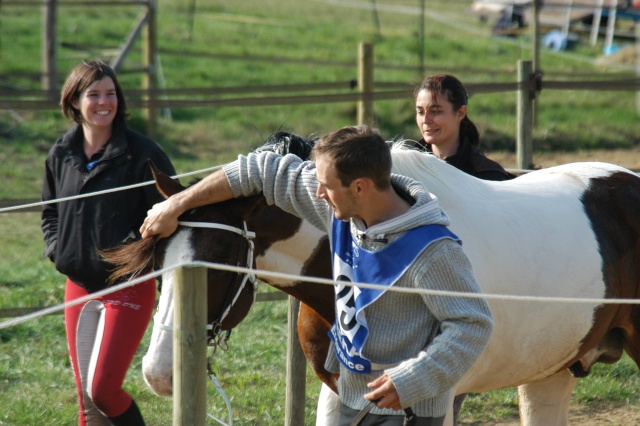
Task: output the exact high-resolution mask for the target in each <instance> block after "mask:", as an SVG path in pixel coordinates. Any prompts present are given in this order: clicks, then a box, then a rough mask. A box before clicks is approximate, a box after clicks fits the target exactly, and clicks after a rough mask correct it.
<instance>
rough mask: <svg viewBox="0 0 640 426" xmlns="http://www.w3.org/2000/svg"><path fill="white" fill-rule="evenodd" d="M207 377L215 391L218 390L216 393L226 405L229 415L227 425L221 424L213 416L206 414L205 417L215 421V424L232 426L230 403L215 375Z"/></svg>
mask: <svg viewBox="0 0 640 426" xmlns="http://www.w3.org/2000/svg"><path fill="white" fill-rule="evenodd" d="M209 377H210V378H211V382H212V383H213V385H214V386H215V387H216V389H217V390H218V393H219V394H220V396H222V399H224V402H225V404H226V405H227V412H228V413H229V424H227V423H225V422H223V421H222V420H220V419H219V418H217V417H216V416H214V415H213V414H209V413H207V417H209V418H211V419H213V420H215V421H216V422H218V423H220V424H221V425H223V426H233V410H232V409H231V401H229V398H228V397H227V394H226V393H225V392H224V390H223V389H222V386H221V385H220V382H219V381H218V378H217V377H216V375H215V374H210V375H209Z"/></svg>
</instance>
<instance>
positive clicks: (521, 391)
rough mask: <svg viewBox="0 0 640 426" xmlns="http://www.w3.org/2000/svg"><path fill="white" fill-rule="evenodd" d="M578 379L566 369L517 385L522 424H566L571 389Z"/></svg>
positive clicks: (527, 425)
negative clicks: (535, 380)
mask: <svg viewBox="0 0 640 426" xmlns="http://www.w3.org/2000/svg"><path fill="white" fill-rule="evenodd" d="M577 381H578V379H576V378H575V377H573V376H572V375H571V373H570V372H569V370H568V369H566V368H565V369H563V370H562V371H560V372H558V373H556V374H554V375H553V376H549V377H547V378H545V379H542V380H539V381H537V382H533V383H526V384H524V385H520V386H519V387H518V403H519V406H520V421H521V424H522V426H539V425H556V426H562V425H568V424H569V402H570V400H571V391H573V387H574V386H575V384H576V382H577Z"/></svg>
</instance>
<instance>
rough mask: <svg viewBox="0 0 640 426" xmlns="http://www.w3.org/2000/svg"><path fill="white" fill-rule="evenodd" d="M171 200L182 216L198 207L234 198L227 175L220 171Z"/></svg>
mask: <svg viewBox="0 0 640 426" xmlns="http://www.w3.org/2000/svg"><path fill="white" fill-rule="evenodd" d="M171 198H172V199H174V200H173V202H174V203H175V206H176V208H177V210H179V214H182V213H184V212H186V211H188V210H190V209H193V208H196V207H201V206H206V205H208V204H214V203H219V202H221V201H226V200H230V199H232V198H234V196H233V191H232V190H231V186H230V185H229V181H228V180H227V175H226V174H225V173H224V171H223V170H222V169H220V170H217V171H215V172H213V173H211V174H210V175H209V176H207V177H205V178H204V179H202V180H201V181H199V182H198V183H196V184H195V185H192V186H190V187H189V188H187V189H185V190H184V191H182V192H179V193H178V194H175V195H174V196H173V197H171Z"/></svg>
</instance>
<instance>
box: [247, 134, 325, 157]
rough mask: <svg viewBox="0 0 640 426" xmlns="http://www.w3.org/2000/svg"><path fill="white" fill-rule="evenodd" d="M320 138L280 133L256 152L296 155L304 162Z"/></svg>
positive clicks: (268, 139) (274, 135)
mask: <svg viewBox="0 0 640 426" xmlns="http://www.w3.org/2000/svg"><path fill="white" fill-rule="evenodd" d="M317 140H318V138H311V137H306V136H300V135H296V134H294V133H290V132H285V131H278V132H276V133H273V134H272V135H271V136H269V137H268V138H267V140H266V141H265V142H264V143H263V144H262V145H260V146H259V147H257V148H256V149H255V150H254V152H263V151H271V152H275V153H276V154H280V155H286V154H295V155H297V156H298V157H300V158H301V159H303V160H308V159H309V156H310V155H311V150H312V149H313V145H314V144H315V143H316V141H317Z"/></svg>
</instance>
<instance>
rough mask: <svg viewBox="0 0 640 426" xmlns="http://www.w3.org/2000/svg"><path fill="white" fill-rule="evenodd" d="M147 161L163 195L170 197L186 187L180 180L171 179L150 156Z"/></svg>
mask: <svg viewBox="0 0 640 426" xmlns="http://www.w3.org/2000/svg"><path fill="white" fill-rule="evenodd" d="M147 161H148V162H149V167H150V168H151V173H152V174H153V178H154V179H155V180H156V187H157V188H158V191H160V194H162V196H164V197H165V198H169V197H171V196H172V195H173V194H177V193H178V192H180V191H183V190H184V189H185V187H184V186H182V185H180V182H178V181H177V180H174V179H171V177H170V176H168V175H167V174H165V173H163V172H162V171H161V170H160V169H158V168H157V167H156V165H155V164H154V163H153V161H152V160H151V159H150V158H149V159H148V160H147Z"/></svg>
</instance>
